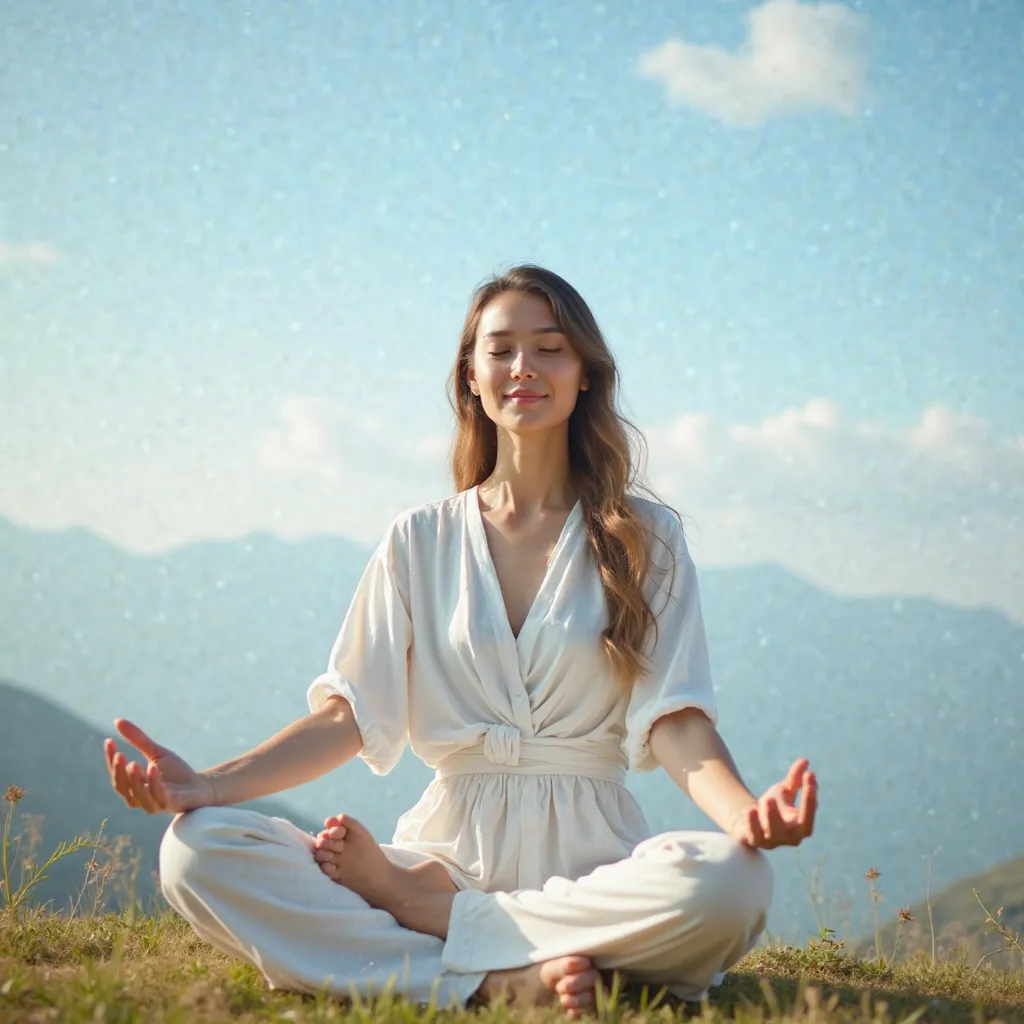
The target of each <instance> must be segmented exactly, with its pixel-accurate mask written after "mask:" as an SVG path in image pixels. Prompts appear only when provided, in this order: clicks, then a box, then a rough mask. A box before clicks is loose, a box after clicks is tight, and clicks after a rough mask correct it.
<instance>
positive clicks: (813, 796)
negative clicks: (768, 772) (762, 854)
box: [731, 758, 818, 850]
mask: <svg viewBox="0 0 1024 1024" xmlns="http://www.w3.org/2000/svg"><path fill="white" fill-rule="evenodd" d="M809 767H810V762H809V761H808V760H807V758H801V759H800V760H799V761H794V762H793V764H792V766H791V767H790V769H789V771H788V772H787V773H786V777H785V778H784V779H783V780H782V781H781V782H776V783H775V785H773V786H769V787H768V789H766V790H765V791H764V793H763V794H762V795H761V797H760V799H759V800H758V801H757V804H756V805H755V806H753V807H751V808H750V809H749V810H748V811H747V812H746V814H745V815H741V816H740V817H739V818H738V819H737V822H736V824H735V825H734V826H733V828H732V829H731V832H732V836H733V838H734V839H738V840H739V841H740V842H741V843H744V844H745V845H746V846H749V847H751V848H752V849H755V850H773V849H775V847H777V846H799V845H800V843H802V842H803V841H804V840H805V839H807V838H808V837H809V836H810V835H811V833H812V832H813V831H814V816H815V814H816V812H817V810H818V780H817V779H816V778H815V776H814V773H813V772H812V771H810V770H809Z"/></svg>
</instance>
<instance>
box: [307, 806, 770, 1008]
mask: <svg viewBox="0 0 1024 1024" xmlns="http://www.w3.org/2000/svg"><path fill="white" fill-rule="evenodd" d="M327 825H328V828H327V829H325V832H324V833H321V836H320V837H318V839H317V841H316V850H315V856H316V859H317V861H318V862H319V863H320V865H321V868H322V870H324V871H325V873H326V874H328V875H329V876H330V877H331V878H332V879H334V880H335V881H337V882H339V883H341V884H342V885H344V886H345V887H346V888H347V889H350V890H351V891H353V892H356V893H359V894H360V895H361V896H362V897H363V898H364V899H365V900H366V901H367V902H368V903H369V904H370V905H371V906H376V907H379V908H381V909H383V910H386V911H387V912H388V913H390V914H391V915H392V916H394V918H395V919H396V920H397V921H398V922H399V923H400V924H402V925H404V926H405V927H407V928H409V929H411V930H413V931H416V932H419V933H423V934H428V935H433V936H436V937H437V938H439V939H443V940H445V952H444V957H443V959H444V963H445V966H446V967H448V968H449V969H450V970H453V971H456V972H459V971H486V972H494V974H491V973H489V974H488V976H487V978H486V979H485V981H484V983H483V984H482V986H481V990H480V993H479V994H480V995H481V996H482V997H486V996H487V995H488V994H490V993H491V992H492V991H495V990H496V991H498V992H501V993H502V994H509V993H511V994H513V995H515V994H517V992H516V990H517V987H518V989H519V991H520V993H521V995H522V996H524V997H526V998H529V999H531V1000H532V1001H539V998H547V999H548V1000H549V1001H550V1000H551V999H557V1001H558V1002H559V1003H560V1004H561V1005H562V1006H563V1008H564V1009H566V1010H567V1011H569V1014H570V1016H576V1015H577V1013H578V1012H579V1011H581V1010H585V1009H589V1008H592V1007H593V1005H594V1003H595V1001H596V989H597V986H598V985H599V984H600V975H599V973H598V971H599V970H605V969H608V970H611V969H616V970H621V971H623V973H625V974H626V976H627V978H629V980H631V981H637V982H641V983H651V984H656V985H659V986H661V985H667V986H668V987H670V988H671V989H672V990H673V991H674V992H675V993H676V994H678V995H680V996H682V997H683V998H691V999H692V998H699V997H700V996H702V995H703V994H704V992H706V990H707V988H708V987H709V986H710V985H711V984H712V983H713V982H714V981H715V979H716V978H717V977H718V976H719V975H720V974H721V973H722V972H723V971H724V970H726V969H727V968H728V967H731V966H732V965H733V964H734V963H735V962H736V961H737V960H739V959H740V958H741V957H742V956H743V955H744V954H745V953H746V952H748V951H749V949H750V948H751V947H752V946H753V944H754V942H755V941H756V940H757V937H758V936H759V934H760V933H761V931H762V930H763V928H764V925H765V920H766V917H767V911H768V905H769V903H770V900H771V888H772V886H771V871H770V868H769V867H768V864H767V861H766V860H765V858H764V856H763V855H761V854H756V853H753V852H752V851H750V850H748V849H746V848H744V847H742V846H741V845H740V844H738V843H736V842H735V841H733V840H731V839H729V838H728V837H727V836H724V835H721V834H719V833H712V832H673V833H665V834H664V835H660V836H655V837H653V838H652V839H649V840H646V841H645V842H643V843H641V844H640V845H639V846H638V847H637V848H636V850H635V851H634V852H633V854H632V856H630V857H628V858H625V859H624V860H622V861H619V862H618V863H616V864H609V865H606V866H604V867H600V868H598V869H597V870H596V871H594V872H592V873H591V874H589V875H586V876H584V877H583V878H580V879H575V880H573V879H566V878H552V879H550V880H549V881H548V882H547V883H546V884H545V885H544V887H543V889H541V890H524V891H520V892H515V893H481V892H472V891H466V892H456V891H455V887H454V886H453V885H452V884H451V882H450V880H449V879H448V878H447V872H444V869H443V867H442V866H441V865H437V867H439V868H441V872H443V875H444V877H442V875H441V873H439V872H437V871H436V870H434V869H433V866H432V865H431V866H426V865H420V866H417V867H416V868H413V869H412V870H409V869H405V868H403V867H400V866H398V865H396V864H394V863H392V861H390V860H389V859H388V858H387V856H385V854H384V852H383V850H381V848H380V847H379V846H378V845H377V844H376V843H375V842H374V840H373V838H372V836H371V835H370V833H369V832H368V831H367V830H366V829H365V828H364V827H363V826H362V825H360V824H359V822H357V821H355V820H354V819H351V818H348V817H342V818H338V819H329V820H328V822H327ZM527 965H530V966H527ZM510 968H513V969H518V970H519V973H518V974H515V973H514V972H512V973H510V971H509V969H510Z"/></svg>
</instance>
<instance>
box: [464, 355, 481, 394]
mask: <svg viewBox="0 0 1024 1024" xmlns="http://www.w3.org/2000/svg"><path fill="white" fill-rule="evenodd" d="M466 383H467V384H468V385H469V390H470V391H472V392H473V394H474V395H477V396H479V394H480V386H479V385H478V384H477V382H476V370H474V369H473V364H472V363H470V364H469V366H467V367H466Z"/></svg>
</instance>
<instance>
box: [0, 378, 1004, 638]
mask: <svg viewBox="0 0 1024 1024" xmlns="http://www.w3.org/2000/svg"><path fill="white" fill-rule="evenodd" d="M0 426H2V424H0ZM2 433H3V431H2V430H0V434H2ZM8 434H9V436H10V437H15V436H16V435H15V434H14V433H12V432H10V431H9V432H8ZM645 434H646V436H647V439H648V444H649V448H650V462H649V474H648V476H649V479H650V481H651V483H652V485H653V486H654V488H655V490H656V491H657V492H658V493H659V495H660V496H661V497H663V498H664V499H665V500H666V501H668V502H670V503H671V504H672V505H674V506H675V507H676V508H678V509H679V510H680V512H682V513H683V514H684V516H685V517H686V522H687V529H688V534H689V536H690V540H691V547H692V550H693V555H694V558H695V559H696V561H697V562H698V564H700V565H703V566H707V565H736V564H744V563H751V562H771V563H775V564H778V565H781V566H784V567H786V568H788V569H790V570H791V571H794V572H797V573H800V574H801V575H803V576H805V577H807V578H809V579H811V580H813V581H815V582H816V583H818V584H819V585H821V586H824V587H827V588H829V589H833V590H838V591H841V592H846V593H863V594H879V593H889V594H901V595H911V594H922V595H929V596H931V597H934V598H936V599H938V600H941V601H945V602H948V603H951V604H959V605H979V604H980V605H990V606H994V607H997V608H1000V609H1002V610H1003V611H1004V612H1006V613H1007V614H1009V615H1011V616H1013V617H1014V618H1016V619H1019V620H1021V621H1024V513H1022V512H1021V509H1024V437H1009V438H1006V437H998V436H996V435H995V434H994V433H993V431H992V430H991V428H990V427H989V426H988V425H987V424H986V423H984V422H983V421H980V420H978V419H975V418H972V417H969V416H965V415H963V414H960V413H957V412H955V411H953V410H950V409H947V408H944V407H941V406H937V407H933V408H929V409H926V410H925V411H924V412H923V413H922V415H921V417H920V418H919V420H918V421H917V422H916V423H912V424H910V425H907V426H903V427H894V426H892V425H889V424H884V423H870V422H862V421H858V420H856V419H853V418H851V417H849V416H848V415H847V414H846V413H845V412H844V410H843V409H841V408H840V407H839V406H837V405H836V403H834V402H832V401H829V400H827V399H823V398H818V399H815V400H813V401H810V402H808V403H807V404H806V405H803V406H802V407H799V408H792V409H785V410H782V411H780V412H778V413H777V414H775V415H772V416H769V417H766V418H765V419H763V420H761V421H759V422H755V423H747V424H729V423H723V422H719V421H718V420H716V419H715V418H714V417H712V416H708V415H695V414H687V415H683V416H680V417H679V418H678V419H676V420H675V421H673V422H671V423H667V424H661V425H657V426H648V427H647V428H646V430H645ZM448 445H449V437H448V434H447V433H446V432H445V433H436V432H430V431H429V430H423V429H422V427H421V428H420V429H419V430H417V429H416V427H415V426H414V425H412V424H410V423H407V422H405V421H403V420H401V419H396V418H394V417H390V418H383V417H382V418H381V419H373V418H370V417H368V416H366V415H364V413H363V411H362V410H355V409H351V408H349V407H346V406H345V405H342V404H339V403H335V402H332V401H328V400H325V399H322V398H311V397H293V398H291V399H289V400H288V401H286V402H285V403H284V404H283V405H282V407H281V408H280V409H279V410H277V414H276V417H275V421H274V422H272V423H271V424H269V425H268V427H267V429H265V430H264V431H263V432H262V433H261V434H259V435H258V436H256V437H254V438H253V440H252V444H251V446H250V447H249V449H248V450H243V449H240V448H239V446H238V445H237V443H235V442H234V441H230V440H228V439H227V438H225V439H223V440H221V441H218V440H217V439H216V438H207V439H205V440H204V441H203V444H202V446H201V447H200V448H198V449H194V448H188V447H186V444H185V443H184V442H183V441H182V440H181V439H175V438H174V437H173V436H168V437H167V438H165V439H163V440H162V441H161V442H160V443H159V444H154V445H153V446H152V447H151V448H150V449H148V450H146V451H143V450H142V449H140V447H139V445H138V443H137V439H133V438H132V437H130V436H128V437H123V436H122V435H121V434H117V435H116V436H114V435H110V436H106V437H105V438H104V437H99V438H97V437H93V438H89V437H85V436H83V437H81V438H79V439H78V441H75V442H74V443H73V442H72V441H71V440H68V441H67V442H66V443H65V442H61V443H59V444H54V443H52V442H51V441H46V442H44V441H43V440H42V439H40V440H39V441H38V443H37V444H35V445H33V444H31V438H26V440H25V444H24V445H19V446H18V447H17V448H16V447H15V445H14V444H10V445H9V446H8V447H7V449H5V451H4V452H0V456H2V461H3V471H2V472H0V515H3V516H6V517H8V518H12V519H14V520H15V521H17V522H21V523H24V524H26V525H29V526H34V527H41V528H46V527H61V526H68V525H85V526H88V527H90V528H92V529H94V530H96V531H98V532H99V533H101V534H102V535H104V536H106V537H108V538H110V539H111V540H113V541H114V542H116V543H118V544H120V545H122V546H124V547H127V548H130V549H133V550H136V551H156V550H161V549H165V548H168V547H173V546H176V545H180V544H185V543H189V542H191V541H196V540H202V539H209V538H215V537H222V538H230V537H238V536H240V535H244V534H246V533H250V532H253V531H258V530H270V531H273V532H275V533H278V534H280V535H281V536H284V537H288V538H300V537H304V536H308V535H311V534H324V533H328V534H342V535H344V536H347V537H351V538H353V539H355V540H358V541H361V542H363V543H365V544H368V545H369V544H374V543H375V542H376V541H377V540H379V538H380V536H381V534H382V532H383V530H384V529H385V527H386V526H387V523H388V522H389V521H390V519H391V518H393V517H394V516H395V515H396V514H397V513H398V512H400V511H401V510H402V509H404V508H408V507H411V506H414V505H418V504H422V503H424V502H428V501H432V500H436V499H438V498H441V497H444V496H445V495H447V494H450V493H451V482H450V478H449V475H448V459H447V453H448Z"/></svg>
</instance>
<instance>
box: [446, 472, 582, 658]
mask: <svg viewBox="0 0 1024 1024" xmlns="http://www.w3.org/2000/svg"><path fill="white" fill-rule="evenodd" d="M466 501H467V503H468V505H469V510H468V511H469V517H470V526H471V530H470V536H471V537H472V539H473V542H474V546H475V547H476V555H477V561H478V562H479V564H480V567H481V568H482V569H483V571H484V575H485V576H486V577H487V580H488V582H489V583H490V588H491V600H492V602H493V603H494V605H495V608H494V614H495V616H496V617H497V619H498V621H499V622H501V623H502V624H503V627H504V634H505V636H506V637H507V638H508V639H509V640H511V642H512V644H513V646H514V647H515V648H516V649H517V650H518V649H519V643H520V641H521V640H522V639H523V637H524V636H526V633H527V630H528V628H529V627H530V626H531V625H532V623H533V620H534V618H535V616H536V615H537V614H539V611H538V609H539V607H540V604H541V598H542V596H543V595H544V592H545V591H546V590H547V587H548V584H549V582H550V580H551V576H552V571H553V569H554V567H555V564H556V563H557V562H558V560H559V558H560V557H561V554H562V551H563V550H564V548H565V546H566V544H567V543H568V541H569V538H570V537H571V536H572V535H573V533H574V532H575V530H574V528H575V526H576V523H577V522H578V520H579V518H580V515H581V503H580V502H579V501H578V500H577V502H576V504H575V505H573V507H572V508H571V509H570V510H569V515H568V516H567V517H566V520H565V523H564V524H563V525H562V530H561V532H560V533H559V535H558V540H557V541H555V546H554V547H553V548H552V549H551V554H550V556H549V557H548V563H547V565H546V566H545V567H544V576H543V578H542V579H541V581H540V586H539V587H538V588H537V593H536V594H534V595H533V601H532V602H531V603H530V608H529V610H528V611H527V613H526V618H524V619H523V624H522V625H521V626H520V627H519V632H518V634H517V633H514V632H513V630H512V623H511V621H510V620H509V617H508V608H507V607H506V605H505V595H504V594H503V593H502V592H501V580H499V579H498V570H497V568H495V565H494V557H493V555H492V554H491V545H490V542H489V541H488V539H487V528H486V525H485V524H484V514H483V512H482V511H481V509H480V496H479V488H478V487H471V488H470V489H469V490H468V491H467V492H466Z"/></svg>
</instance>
